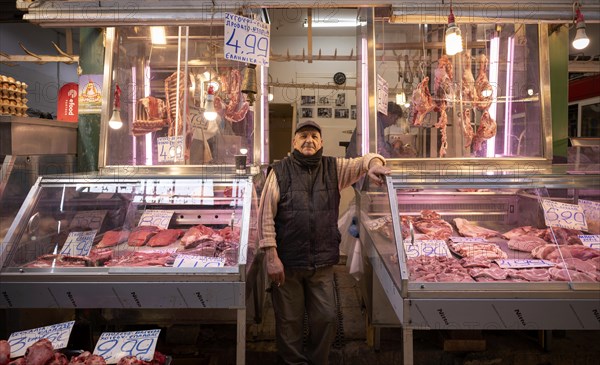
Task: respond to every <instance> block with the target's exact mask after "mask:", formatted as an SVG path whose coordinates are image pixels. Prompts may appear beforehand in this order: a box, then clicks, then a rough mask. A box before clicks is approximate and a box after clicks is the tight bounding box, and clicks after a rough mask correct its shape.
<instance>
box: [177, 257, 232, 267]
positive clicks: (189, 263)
mask: <svg viewBox="0 0 600 365" xmlns="http://www.w3.org/2000/svg"><path fill="white" fill-rule="evenodd" d="M223 266H225V259H224V258H222V257H209V256H195V255H177V257H175V262H173V267H223Z"/></svg>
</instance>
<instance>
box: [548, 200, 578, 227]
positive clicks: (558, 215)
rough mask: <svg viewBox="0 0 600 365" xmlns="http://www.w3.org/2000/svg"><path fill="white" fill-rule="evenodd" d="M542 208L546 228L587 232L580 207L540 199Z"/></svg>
mask: <svg viewBox="0 0 600 365" xmlns="http://www.w3.org/2000/svg"><path fill="white" fill-rule="evenodd" d="M542 207H543V209H544V219H545V220H546V226H548V227H560V228H569V229H577V230H580V231H587V228H588V226H587V223H586V221H585V215H584V214H583V209H582V208H581V206H579V205H576V204H567V203H561V202H555V201H553V200H549V199H542Z"/></svg>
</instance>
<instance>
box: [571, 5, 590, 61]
mask: <svg viewBox="0 0 600 365" xmlns="http://www.w3.org/2000/svg"><path fill="white" fill-rule="evenodd" d="M574 6H576V7H577V10H575V15H576V16H575V28H576V29H577V33H575V38H574V39H573V48H575V49H584V48H585V47H587V46H588V44H590V39H589V38H588V37H587V34H585V20H584V19H583V14H582V13H581V10H580V8H581V5H579V3H578V2H576V3H575V5H574Z"/></svg>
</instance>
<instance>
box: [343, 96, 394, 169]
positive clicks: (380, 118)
mask: <svg viewBox="0 0 600 365" xmlns="http://www.w3.org/2000/svg"><path fill="white" fill-rule="evenodd" d="M400 118H402V108H401V107H400V105H398V104H396V103H394V102H393V101H390V102H388V113H387V115H385V114H383V113H381V112H377V153H379V154H380V155H381V156H383V157H386V158H389V157H397V156H396V152H395V150H394V146H392V145H391V144H390V143H389V142H387V141H386V140H385V129H386V128H388V127H390V126H392V125H393V124H394V123H396V121H398V119H400ZM356 143H357V142H356V128H354V131H353V132H352V136H351V137H350V143H349V144H348V147H347V148H346V158H351V157H358V150H357V148H356V147H357V145H356Z"/></svg>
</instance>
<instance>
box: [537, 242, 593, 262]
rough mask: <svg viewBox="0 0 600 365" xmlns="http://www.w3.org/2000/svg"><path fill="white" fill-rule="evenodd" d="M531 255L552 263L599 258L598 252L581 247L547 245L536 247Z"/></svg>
mask: <svg viewBox="0 0 600 365" xmlns="http://www.w3.org/2000/svg"><path fill="white" fill-rule="evenodd" d="M559 248H560V249H559ZM531 255H532V256H533V257H535V258H538V259H545V260H552V261H555V260H556V261H561V260H562V259H563V258H571V257H574V258H578V259H580V260H583V261H587V260H590V259H594V258H596V257H599V256H600V251H598V250H596V249H593V248H589V247H585V246H581V245H568V246H566V245H563V246H557V245H550V244H548V245H544V246H538V247H536V248H535V249H533V251H531Z"/></svg>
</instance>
